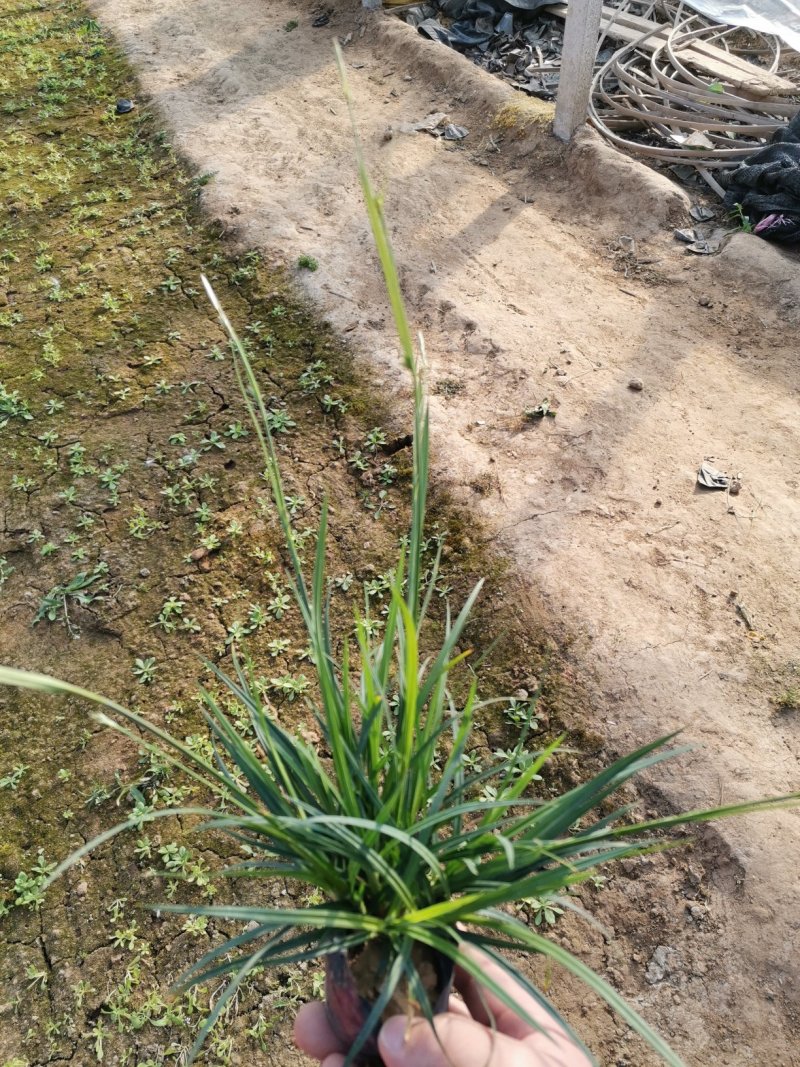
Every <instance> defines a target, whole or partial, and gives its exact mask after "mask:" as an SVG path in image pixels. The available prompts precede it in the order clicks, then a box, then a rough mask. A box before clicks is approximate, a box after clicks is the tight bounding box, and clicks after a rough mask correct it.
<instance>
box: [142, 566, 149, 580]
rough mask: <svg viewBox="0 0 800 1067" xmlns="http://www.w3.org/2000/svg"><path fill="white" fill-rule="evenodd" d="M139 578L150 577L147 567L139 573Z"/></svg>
mask: <svg viewBox="0 0 800 1067" xmlns="http://www.w3.org/2000/svg"><path fill="white" fill-rule="evenodd" d="M139 577H140V578H149V577H150V568H149V567H142V569H141V570H140V571H139Z"/></svg>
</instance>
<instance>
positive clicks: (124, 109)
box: [114, 100, 136, 115]
mask: <svg viewBox="0 0 800 1067" xmlns="http://www.w3.org/2000/svg"><path fill="white" fill-rule="evenodd" d="M135 107H136V104H134V102H133V100H117V106H116V107H115V108H114V111H115V112H116V114H117V115H129V114H130V113H131V111H133V109H134V108H135Z"/></svg>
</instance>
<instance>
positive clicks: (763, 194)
mask: <svg viewBox="0 0 800 1067" xmlns="http://www.w3.org/2000/svg"><path fill="white" fill-rule="evenodd" d="M723 185H724V186H725V188H726V190H727V191H726V194H725V207H726V208H728V210H729V211H733V210H734V209H737V208H738V210H739V211H740V212H741V214H742V215H743V216H745V217H746V218H748V219H749V221H750V223H751V225H752V226H753V232H754V233H756V234H758V236H759V237H764V238H766V239H767V240H770V241H779V242H783V243H785V244H794V243H795V242H797V241H800V114H797V115H796V116H795V117H794V118H793V119H792V121H791V122H790V123H789V125H788V126H782V127H781V128H780V129H779V130H778V131H777V132H776V133H775V134H774V135H773V138H772V143H771V144H768V145H765V147H764V148H760V149H759V150H758V151H757V152H754V153H753V155H751V156H748V157H747V159H746V160H745V161H744V162H743V163H742V164H740V166H739V167H738V169H737V170H734V171H732V172H731V173H730V174H726V175H725V176H724V177H723Z"/></svg>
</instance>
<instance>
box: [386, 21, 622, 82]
mask: <svg viewBox="0 0 800 1067" xmlns="http://www.w3.org/2000/svg"><path fill="white" fill-rule="evenodd" d="M550 2H551V0H433V2H430V3H422V4H413V5H412V6H410V7H404V8H403V9H402V13H401V17H402V18H403V19H404V20H405V21H406V22H407V23H408V24H409V25H411V26H416V28H417V30H418V31H419V33H421V34H422V35H423V36H424V37H429V38H430V39H431V40H433V41H440V42H441V43H442V44H446V45H448V46H449V47H450V48H455V49H457V50H458V51H460V52H463V53H464V55H466V56H467V57H468V58H469V59H471V60H472V62H473V63H475V64H476V65H477V66H479V67H483V69H484V70H488V71H489V73H490V74H497V75H499V76H501V77H503V78H505V79H507V80H508V81H510V82H511V83H512V85H513V86H514V87H515V88H516V89H519V90H521V91H522V92H525V93H530V94H531V95H533V96H538V97H541V98H542V99H544V100H552V99H554V98H555V94H556V91H557V89H558V78H559V72H560V68H561V51H562V47H563V40H564V20H563V18H558V17H557V16H556V15H552V14H547V13H546V12H545V10H544V9H545V8H546V7H547V6H548V4H549V3H550ZM612 51H613V50H609V52H608V57H610V55H611V52H612ZM608 57H606V58H608Z"/></svg>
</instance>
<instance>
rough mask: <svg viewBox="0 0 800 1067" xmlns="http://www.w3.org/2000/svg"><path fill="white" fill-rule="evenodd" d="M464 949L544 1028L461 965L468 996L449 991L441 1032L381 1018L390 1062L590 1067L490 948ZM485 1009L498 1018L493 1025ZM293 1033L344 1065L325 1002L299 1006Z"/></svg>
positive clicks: (395, 1066) (327, 1065)
mask: <svg viewBox="0 0 800 1067" xmlns="http://www.w3.org/2000/svg"><path fill="white" fill-rule="evenodd" d="M466 951H468V952H469V953H470V955H471V956H472V957H473V959H475V960H476V961H477V962H479V964H480V968H481V971H482V972H483V973H484V974H486V975H488V976H490V977H491V978H492V980H493V981H494V982H495V983H497V985H499V986H502V988H503V989H505V990H507V991H508V992H509V993H511V994H512V995H513V996H514V999H515V1000H516V1001H517V1003H518V1004H520V1005H521V1006H522V1007H523V1008H524V1009H525V1011H526V1012H527V1013H528V1014H529V1015H530V1016H531V1018H533V1019H535V1020H536V1021H537V1022H538V1023H539V1025H540V1027H541V1029H538V1030H537V1029H535V1028H534V1027H532V1026H529V1025H528V1024H527V1023H525V1022H523V1021H522V1019H520V1018H519V1016H518V1015H516V1014H515V1013H514V1012H513V1011H511V1009H510V1008H507V1007H506V1006H505V1005H504V1004H501V1003H500V1002H499V1001H498V1000H497V998H496V997H495V996H493V995H492V994H491V993H490V992H489V991H488V990H486V989H481V988H480V987H479V984H478V982H476V981H475V979H474V978H471V977H470V976H469V975H467V974H465V973H464V972H463V971H462V970H461V969H460V968H458V967H457V968H456V972H455V985H456V988H457V989H458V991H459V992H460V993H461V995H462V997H463V998H464V999H463V1000H458V999H456V998H455V997H451V998H450V1005H449V1009H448V1011H446V1012H443V1013H442V1014H441V1015H437V1016H436V1033H435V1034H434V1032H433V1029H432V1028H431V1026H430V1024H429V1023H428V1022H427V1020H425V1019H421V1018H417V1019H412V1020H411V1021H409V1020H408V1019H407V1018H406V1017H405V1016H404V1015H396V1016H394V1017H393V1018H391V1019H387V1021H386V1022H385V1023H384V1024H383V1026H382V1027H381V1030H380V1033H379V1035H378V1048H379V1049H380V1054H381V1058H382V1059H383V1062H384V1064H385V1065H386V1067H591V1064H592V1061H591V1060H590V1059H589V1058H588V1057H587V1056H586V1054H585V1053H584V1052H583V1051H582V1050H581V1049H580V1048H579V1047H578V1046H577V1045H576V1044H575V1042H574V1041H573V1039H572V1038H571V1037H570V1036H569V1034H568V1033H567V1032H566V1031H565V1030H564V1029H563V1028H562V1027H560V1026H559V1025H558V1024H557V1023H556V1021H555V1020H554V1019H553V1018H552V1016H550V1015H548V1013H547V1012H546V1011H545V1010H544V1009H543V1008H542V1007H541V1006H540V1005H539V1004H538V1003H537V1002H536V1001H535V1000H534V999H533V997H531V996H530V995H529V994H528V993H526V992H525V990H524V989H522V988H521V987H520V986H519V985H518V984H517V983H516V982H514V980H513V978H511V977H510V975H507V974H506V972H505V971H504V970H503V969H502V968H501V967H499V966H498V965H497V964H496V963H495V962H494V961H493V960H492V959H491V958H490V957H489V956H487V955H486V953H484V952H479V951H478V950H476V949H467V950H466ZM487 1009H488V1010H490V1011H491V1012H492V1015H493V1017H494V1029H492V1028H491V1024H490V1017H489V1014H488V1011H487ZM294 1040H295V1044H296V1045H297V1047H298V1048H300V1049H302V1051H303V1052H306V1053H307V1054H308V1055H309V1056H311V1057H312V1058H314V1059H317V1060H319V1061H320V1063H321V1065H322V1067H342V1064H343V1063H344V1060H345V1057H344V1052H345V1050H344V1049H343V1048H342V1046H341V1044H340V1042H339V1040H338V1039H337V1037H336V1035H335V1034H334V1033H333V1031H332V1030H331V1027H330V1024H329V1023H328V1019H327V1016H326V1013H325V1005H324V1004H321V1003H320V1002H319V1001H316V1002H315V1003H313V1004H304V1005H303V1007H302V1008H301V1009H300V1011H299V1012H298V1013H297V1018H296V1020H295V1024H294Z"/></svg>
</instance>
